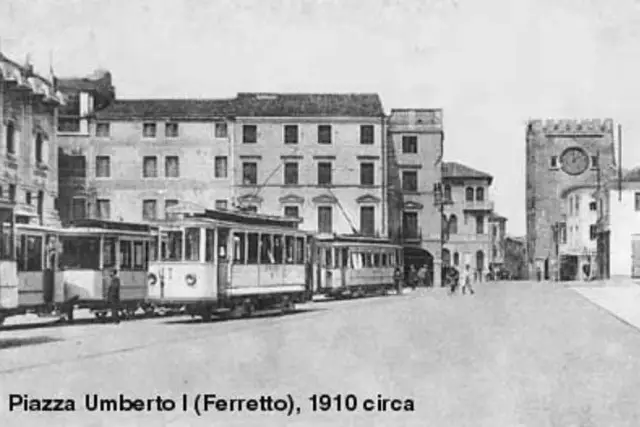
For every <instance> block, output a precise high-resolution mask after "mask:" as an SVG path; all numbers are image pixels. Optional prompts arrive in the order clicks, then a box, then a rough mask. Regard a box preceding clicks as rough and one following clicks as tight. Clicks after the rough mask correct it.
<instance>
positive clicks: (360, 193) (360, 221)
mask: <svg viewBox="0 0 640 427" xmlns="http://www.w3.org/2000/svg"><path fill="white" fill-rule="evenodd" d="M234 103H235V124H234V130H233V144H232V145H233V150H232V151H233V155H232V157H233V159H234V160H233V171H232V183H233V191H234V198H235V202H236V204H237V205H238V206H241V207H244V208H248V209H251V210H254V211H257V212H260V213H264V214H271V215H285V216H296V217H299V218H301V219H302V223H301V225H300V227H301V228H302V229H305V230H308V231H313V232H318V233H337V234H355V233H357V234H361V235H367V236H380V237H387V236H388V229H387V228H388V227H387V223H388V220H387V210H386V209H385V207H386V204H387V194H386V187H387V186H386V180H387V176H386V168H387V165H386V156H385V133H386V129H385V116H384V111H383V108H382V103H381V101H380V98H379V97H378V95H375V94H344V95H342V94H264V93H240V94H238V96H237V98H236V99H235V102H234Z"/></svg>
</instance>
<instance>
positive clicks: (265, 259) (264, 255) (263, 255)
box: [260, 234, 275, 264]
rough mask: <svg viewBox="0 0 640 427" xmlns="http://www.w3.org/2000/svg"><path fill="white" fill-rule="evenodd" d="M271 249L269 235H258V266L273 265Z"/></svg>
mask: <svg viewBox="0 0 640 427" xmlns="http://www.w3.org/2000/svg"><path fill="white" fill-rule="evenodd" d="M274 262H275V259H274V258H273V247H272V243H271V235H270V234H261V235H260V264H273V263H274Z"/></svg>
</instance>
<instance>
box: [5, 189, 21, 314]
mask: <svg viewBox="0 0 640 427" xmlns="http://www.w3.org/2000/svg"><path fill="white" fill-rule="evenodd" d="M19 300H20V298H19V290H18V266H17V263H16V258H15V211H14V205H13V204H11V203H8V202H5V201H1V200H0V325H1V324H2V323H3V322H4V320H5V319H6V318H7V317H9V316H11V315H14V314H19V307H20V303H19Z"/></svg>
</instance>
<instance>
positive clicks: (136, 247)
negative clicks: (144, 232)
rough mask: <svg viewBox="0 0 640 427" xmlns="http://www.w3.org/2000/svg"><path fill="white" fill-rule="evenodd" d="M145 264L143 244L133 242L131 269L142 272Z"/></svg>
mask: <svg viewBox="0 0 640 427" xmlns="http://www.w3.org/2000/svg"><path fill="white" fill-rule="evenodd" d="M145 264H146V263H145V261H144V244H143V242H133V269H134V270H144V269H145V268H146V265H145Z"/></svg>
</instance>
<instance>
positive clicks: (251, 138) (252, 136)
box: [242, 125, 258, 144]
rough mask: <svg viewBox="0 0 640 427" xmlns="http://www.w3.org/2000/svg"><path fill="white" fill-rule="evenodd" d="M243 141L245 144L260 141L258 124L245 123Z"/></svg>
mask: <svg viewBox="0 0 640 427" xmlns="http://www.w3.org/2000/svg"><path fill="white" fill-rule="evenodd" d="M242 142H243V143H245V144H255V143H256V142H258V126H256V125H243V126H242Z"/></svg>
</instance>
